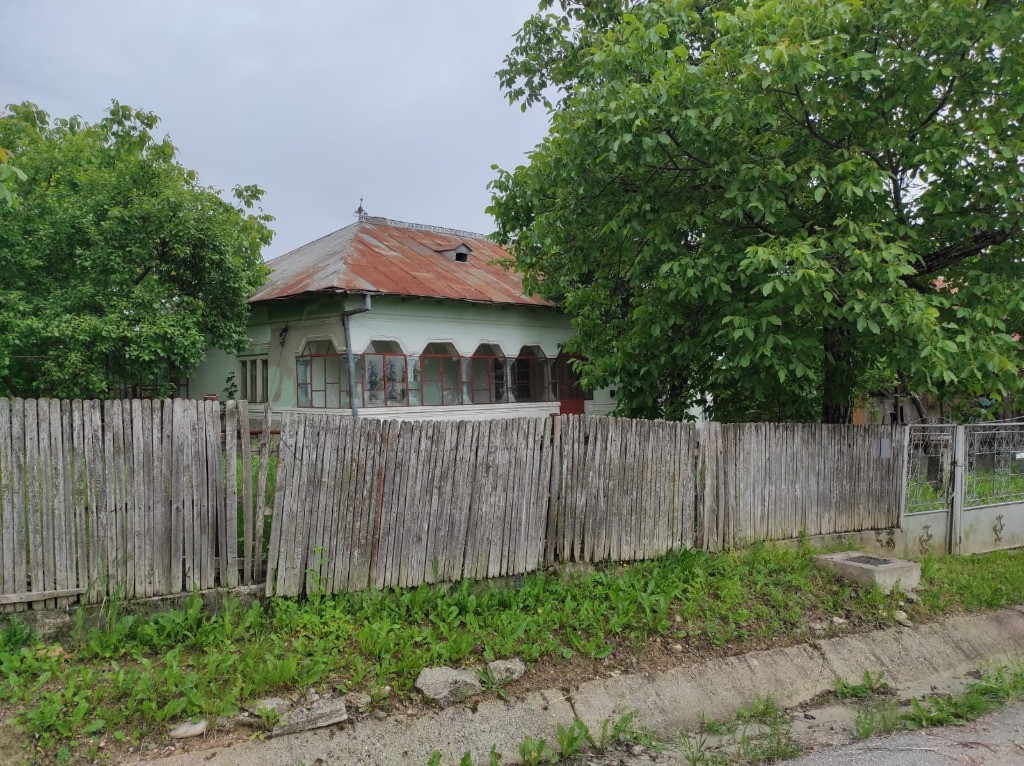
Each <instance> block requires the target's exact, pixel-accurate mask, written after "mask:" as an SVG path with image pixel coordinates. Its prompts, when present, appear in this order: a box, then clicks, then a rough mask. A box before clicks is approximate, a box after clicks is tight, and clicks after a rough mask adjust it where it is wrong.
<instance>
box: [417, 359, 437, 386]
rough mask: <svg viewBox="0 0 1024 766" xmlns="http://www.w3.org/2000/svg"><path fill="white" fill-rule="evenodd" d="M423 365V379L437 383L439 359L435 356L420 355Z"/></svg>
mask: <svg viewBox="0 0 1024 766" xmlns="http://www.w3.org/2000/svg"><path fill="white" fill-rule="evenodd" d="M420 362H421V364H422V365H423V380H429V381H430V382H431V383H439V382H440V380H441V360H440V359H439V358H438V357H436V356H424V357H420Z"/></svg>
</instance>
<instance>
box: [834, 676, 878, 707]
mask: <svg viewBox="0 0 1024 766" xmlns="http://www.w3.org/2000/svg"><path fill="white" fill-rule="evenodd" d="M884 676H885V671H884V670H879V671H876V672H874V673H872V672H871V671H870V670H865V671H864V677H863V678H862V679H861V681H860V683H856V684H851V683H849V682H847V681H844V680H843V679H841V678H839V679H836V697H838V698H839V699H841V700H850V699H867V698H868V697H875V696H877V695H879V694H887V693H888V692H889V691H891V687H890V686H889V684H887V683H886V682H885V681H883V680H882V679H883V677H884Z"/></svg>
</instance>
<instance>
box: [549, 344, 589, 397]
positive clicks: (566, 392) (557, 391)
mask: <svg viewBox="0 0 1024 766" xmlns="http://www.w3.org/2000/svg"><path fill="white" fill-rule="evenodd" d="M579 358H580V357H578V356H572V355H569V354H566V353H561V354H559V355H558V356H557V357H556V359H555V361H554V362H553V363H552V370H551V373H552V374H551V394H552V395H553V396H554V398H555V399H557V400H558V401H560V402H566V401H572V400H575V399H586V400H587V401H590V400H592V399H593V398H594V392H593V391H588V390H587V389H585V388H583V386H581V385H580V376H579V375H578V374H577V372H576V369H575V367H573V361H574V360H576V359H579Z"/></svg>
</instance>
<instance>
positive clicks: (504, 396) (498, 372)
mask: <svg viewBox="0 0 1024 766" xmlns="http://www.w3.org/2000/svg"><path fill="white" fill-rule="evenodd" d="M492 364H493V367H492V370H493V372H494V401H496V402H507V401H508V391H507V390H506V387H505V360H504V359H494V360H492Z"/></svg>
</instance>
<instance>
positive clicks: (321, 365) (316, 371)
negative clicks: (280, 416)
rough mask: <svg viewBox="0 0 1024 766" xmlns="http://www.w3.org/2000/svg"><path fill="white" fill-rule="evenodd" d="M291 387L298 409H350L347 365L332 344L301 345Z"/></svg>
mask: <svg viewBox="0 0 1024 766" xmlns="http://www.w3.org/2000/svg"><path fill="white" fill-rule="evenodd" d="M295 385H296V402H297V403H298V405H299V406H300V407H318V408H340V407H349V406H350V402H349V396H348V366H347V364H346V360H345V359H344V358H343V357H342V356H341V354H339V353H338V349H337V348H335V346H334V343H333V341H330V340H311V341H309V342H308V343H307V344H306V345H305V347H304V348H303V349H302V354H300V355H299V356H298V357H296V359H295ZM264 390H266V389H265V388H264Z"/></svg>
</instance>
